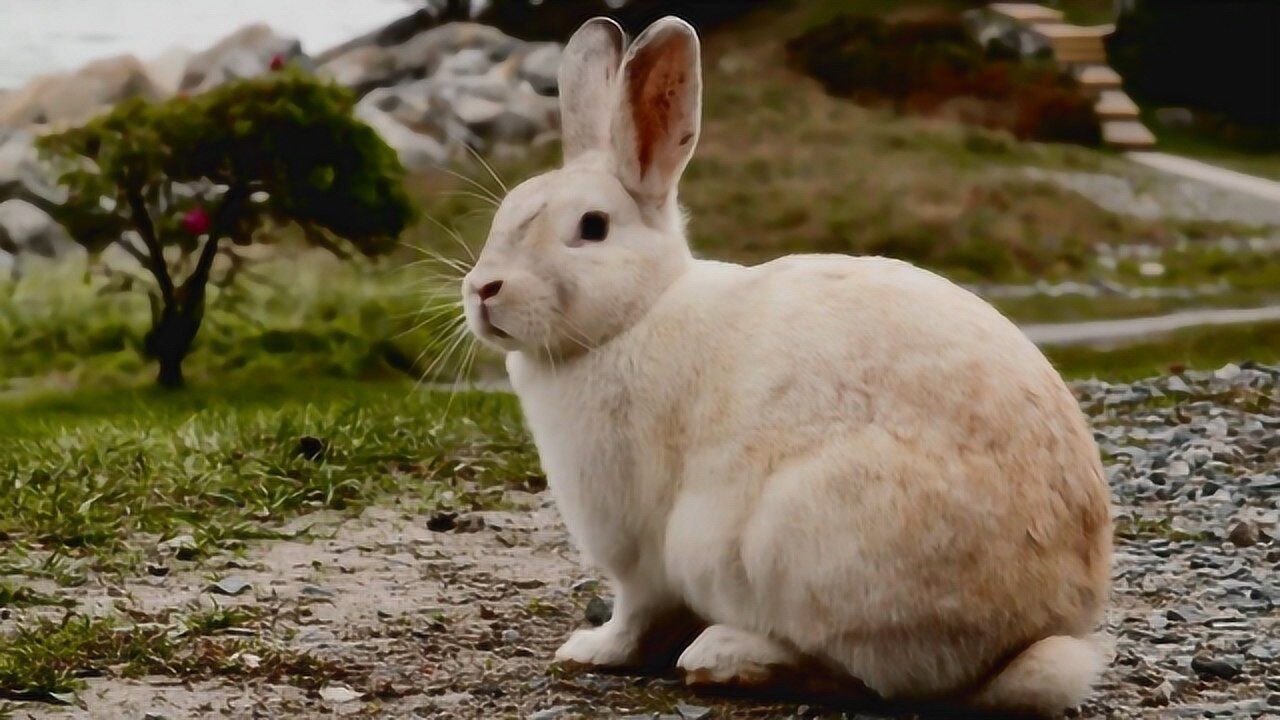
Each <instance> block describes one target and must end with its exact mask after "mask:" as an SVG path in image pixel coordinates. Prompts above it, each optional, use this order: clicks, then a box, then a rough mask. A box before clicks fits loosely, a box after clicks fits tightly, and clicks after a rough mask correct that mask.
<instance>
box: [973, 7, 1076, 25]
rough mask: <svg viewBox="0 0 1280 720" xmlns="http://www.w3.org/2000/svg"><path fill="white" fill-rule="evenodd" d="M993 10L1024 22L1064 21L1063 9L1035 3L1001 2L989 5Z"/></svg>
mask: <svg viewBox="0 0 1280 720" xmlns="http://www.w3.org/2000/svg"><path fill="white" fill-rule="evenodd" d="M987 7H989V8H990V9H991V11H992V12H994V13H996V14H997V15H1003V16H1004V17H1007V18H1009V19H1010V20H1016V21H1017V22H1023V23H1034V22H1062V11H1061V10H1054V9H1052V8H1047V7H1045V6H1043V5H1036V4H1035V3H1020V2H999V3H991V4H990V5H988V6H987Z"/></svg>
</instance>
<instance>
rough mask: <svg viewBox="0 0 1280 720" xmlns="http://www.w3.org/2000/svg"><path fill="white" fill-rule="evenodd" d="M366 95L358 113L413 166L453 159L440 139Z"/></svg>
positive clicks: (423, 166) (404, 160) (424, 167)
mask: <svg viewBox="0 0 1280 720" xmlns="http://www.w3.org/2000/svg"><path fill="white" fill-rule="evenodd" d="M371 98H374V96H373V95H369V96H366V97H365V98H364V99H363V100H361V101H360V102H359V103H357V104H356V116H357V117H359V118H360V119H361V120H362V121H364V122H365V123H367V124H368V125H369V127H371V128H373V130H374V132H376V133H378V135H380V136H381V137H382V139H383V140H384V141H385V142H386V143H387V145H390V146H391V148H392V149H394V150H395V151H396V154H397V155H398V156H399V158H400V162H401V164H403V165H404V166H405V167H406V168H408V169H409V170H426V169H428V168H432V167H439V166H440V165H443V164H445V163H447V162H448V161H449V152H448V150H446V149H445V146H444V145H443V144H441V143H440V142H439V141H438V140H436V139H435V138H432V137H428V136H426V135H421V134H419V133H416V132H414V131H413V130H411V129H409V128H408V127H406V126H405V125H404V124H403V123H401V122H400V121H398V120H396V119H395V118H393V117H392V116H390V115H389V114H387V113H386V112H384V111H382V110H380V109H378V107H377V104H376V98H374V99H373V100H372V101H371Z"/></svg>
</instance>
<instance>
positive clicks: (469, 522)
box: [453, 513, 485, 533]
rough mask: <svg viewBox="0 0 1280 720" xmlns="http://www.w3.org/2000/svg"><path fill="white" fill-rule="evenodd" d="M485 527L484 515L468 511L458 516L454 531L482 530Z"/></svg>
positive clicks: (469, 531) (471, 531) (470, 531)
mask: <svg viewBox="0 0 1280 720" xmlns="http://www.w3.org/2000/svg"><path fill="white" fill-rule="evenodd" d="M484 528H485V521H484V516H483V515H481V514H479V513H468V514H466V515H463V516H462V517H460V518H458V520H457V523H455V525H454V528H453V531H454V532H459V533H473V532H480V531H481V530H483V529H484Z"/></svg>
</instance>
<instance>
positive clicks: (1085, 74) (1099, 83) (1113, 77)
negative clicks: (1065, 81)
mask: <svg viewBox="0 0 1280 720" xmlns="http://www.w3.org/2000/svg"><path fill="white" fill-rule="evenodd" d="M1075 76H1076V82H1079V83H1080V85H1082V86H1083V87H1084V88H1085V89H1086V90H1092V91H1094V92H1099V91H1102V90H1119V89H1120V85H1121V82H1122V81H1121V79H1120V73H1118V72H1116V71H1115V70H1112V69H1111V68H1110V67H1108V66H1106V65H1081V66H1079V67H1077V68H1076V70H1075Z"/></svg>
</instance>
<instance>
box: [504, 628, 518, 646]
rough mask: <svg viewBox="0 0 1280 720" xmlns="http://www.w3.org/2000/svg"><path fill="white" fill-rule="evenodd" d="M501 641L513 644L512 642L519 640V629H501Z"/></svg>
mask: <svg viewBox="0 0 1280 720" xmlns="http://www.w3.org/2000/svg"><path fill="white" fill-rule="evenodd" d="M502 642H504V643H506V644H508V645H514V644H516V643H518V642H520V631H518V630H513V629H510V628H508V629H506V630H503V631H502Z"/></svg>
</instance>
